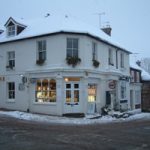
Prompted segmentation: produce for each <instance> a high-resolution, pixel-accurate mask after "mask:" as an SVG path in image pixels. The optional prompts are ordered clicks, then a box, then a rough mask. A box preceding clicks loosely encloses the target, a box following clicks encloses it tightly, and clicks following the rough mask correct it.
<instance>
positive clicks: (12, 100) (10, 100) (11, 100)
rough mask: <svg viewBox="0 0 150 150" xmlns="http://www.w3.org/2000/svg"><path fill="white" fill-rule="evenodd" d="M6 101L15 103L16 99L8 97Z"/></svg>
mask: <svg viewBox="0 0 150 150" xmlns="http://www.w3.org/2000/svg"><path fill="white" fill-rule="evenodd" d="M6 102H7V103H15V100H14V99H7V101H6Z"/></svg>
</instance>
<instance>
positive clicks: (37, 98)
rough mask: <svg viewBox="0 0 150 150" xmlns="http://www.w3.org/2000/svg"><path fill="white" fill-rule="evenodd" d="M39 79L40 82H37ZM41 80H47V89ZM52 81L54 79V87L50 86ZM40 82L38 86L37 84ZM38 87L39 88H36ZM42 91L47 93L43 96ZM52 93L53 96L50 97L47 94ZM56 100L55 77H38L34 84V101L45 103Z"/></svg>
mask: <svg viewBox="0 0 150 150" xmlns="http://www.w3.org/2000/svg"><path fill="white" fill-rule="evenodd" d="M39 81H40V82H39ZM43 81H47V89H46V86H45V87H44V86H43V83H44V82H43ZM52 81H55V84H56V85H55V88H54V89H53V88H52V87H51V86H52V85H51V83H52ZM38 83H40V86H38ZM37 88H39V89H37ZM43 93H47V94H46V95H45V96H44V94H43ZM50 93H51V94H53V97H50V95H49V94H50ZM56 102H57V82H56V80H55V79H48V78H43V79H39V80H37V82H36V86H35V103H40V104H46V103H56Z"/></svg>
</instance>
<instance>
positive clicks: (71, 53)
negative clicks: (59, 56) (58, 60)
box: [66, 38, 79, 58]
mask: <svg viewBox="0 0 150 150" xmlns="http://www.w3.org/2000/svg"><path fill="white" fill-rule="evenodd" d="M69 40H70V43H69ZM76 44H77V45H76ZM75 45H76V47H75ZM66 57H67V58H69V57H77V58H78V57H79V39H78V38H67V39H66Z"/></svg>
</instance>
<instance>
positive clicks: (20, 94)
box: [0, 34, 129, 115]
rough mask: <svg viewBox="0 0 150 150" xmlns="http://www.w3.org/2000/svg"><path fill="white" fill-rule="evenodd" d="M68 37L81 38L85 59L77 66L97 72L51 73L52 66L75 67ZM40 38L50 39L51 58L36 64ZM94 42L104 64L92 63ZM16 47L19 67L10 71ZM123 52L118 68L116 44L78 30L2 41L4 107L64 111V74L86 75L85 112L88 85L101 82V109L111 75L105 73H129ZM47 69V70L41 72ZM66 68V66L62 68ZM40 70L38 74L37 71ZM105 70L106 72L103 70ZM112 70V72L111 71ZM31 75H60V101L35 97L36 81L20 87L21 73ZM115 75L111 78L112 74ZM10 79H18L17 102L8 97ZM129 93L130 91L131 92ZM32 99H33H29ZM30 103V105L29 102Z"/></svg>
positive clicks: (0, 91) (0, 72)
mask: <svg viewBox="0 0 150 150" xmlns="http://www.w3.org/2000/svg"><path fill="white" fill-rule="evenodd" d="M67 38H78V39H79V57H80V58H81V63H80V64H79V65H77V66H76V67H75V68H73V70H74V71H75V70H76V69H77V70H78V69H81V70H82V71H83V69H86V70H87V71H91V72H92V71H93V72H96V73H91V74H90V73H89V74H88V77H87V78H83V77H85V74H84V71H83V72H82V75H81V74H80V73H77V72H76V73H74V72H73V73H71V74H69V72H66V74H63V75H60V78H57V74H58V73H57V74H55V73H52V74H48V71H49V69H60V68H63V69H72V66H68V65H67V64H66V61H65V59H66V39H67ZM38 40H46V41H47V60H46V62H45V63H44V65H42V66H39V65H37V64H36V57H37V48H36V42H37V41H38ZM92 42H96V43H97V47H98V61H99V62H100V66H99V67H98V68H95V67H93V65H92ZM109 48H111V49H112V51H113V59H114V66H109V65H108V49H109ZM8 51H15V64H16V66H15V69H14V70H10V71H8V70H7V69H6V63H7V52H8ZM120 53H121V51H120V50H119V51H118V66H119V67H118V69H117V68H116V48H114V47H111V46H108V45H106V44H104V43H102V42H100V41H97V40H95V39H93V38H91V37H87V36H83V35H75V34H72V35H71V34H68V35H66V34H58V35H53V36H47V37H41V38H36V39H28V40H22V41H18V42H11V43H6V44H0V55H1V57H0V66H1V67H0V76H5V81H0V107H1V106H2V107H5V108H9V109H17V110H23V111H26V110H27V109H28V108H30V109H31V110H32V111H33V112H40V113H48V114H54V115H61V114H62V112H63V110H62V105H63V100H62V99H61V98H64V92H63V84H64V83H63V82H64V81H63V77H64V76H67V75H68V76H71V75H74V76H76V75H77V76H79V77H82V78H83V80H82V84H81V85H82V90H83V95H82V98H83V99H85V102H83V103H82V106H83V109H84V112H86V109H87V102H86V99H87V94H86V93H84V92H87V90H85V89H84V88H85V87H86V86H87V84H88V82H96V83H97V84H98V94H97V108H98V110H100V107H101V106H104V105H105V91H106V88H107V87H106V83H107V80H108V78H106V76H105V73H107V72H109V73H111V75H112V77H113V76H114V75H113V72H114V73H115V77H116V73H118V74H120V75H121V74H122V75H129V55H128V54H126V53H124V56H125V68H121V67H120ZM43 71H46V72H47V73H40V72H43ZM61 71H62V70H61ZM37 72H38V74H37ZM101 73H102V74H101ZM109 73H108V74H109ZM24 74H25V75H28V74H29V75H31V76H32V77H39V78H40V77H44V76H45V77H50V76H51V77H53V78H56V80H57V84H58V85H59V86H60V88H58V91H57V99H58V101H57V103H56V104H48V105H46V104H37V103H35V102H34V100H35V85H34V84H32V85H30V87H29V88H28V87H27V86H26V88H25V90H24V91H19V90H18V84H19V83H21V76H20V75H24ZM112 77H111V78H112ZM9 81H14V82H16V99H15V101H14V102H13V103H10V102H8V101H7V88H6V83H7V82H9ZM128 94H129V93H128ZM29 101H30V103H28V102H29ZM28 104H30V105H28Z"/></svg>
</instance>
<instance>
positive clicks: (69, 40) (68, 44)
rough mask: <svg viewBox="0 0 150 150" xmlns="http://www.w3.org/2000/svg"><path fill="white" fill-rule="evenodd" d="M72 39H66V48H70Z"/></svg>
mask: <svg viewBox="0 0 150 150" xmlns="http://www.w3.org/2000/svg"><path fill="white" fill-rule="evenodd" d="M72 47H73V46H72V39H67V48H72Z"/></svg>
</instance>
